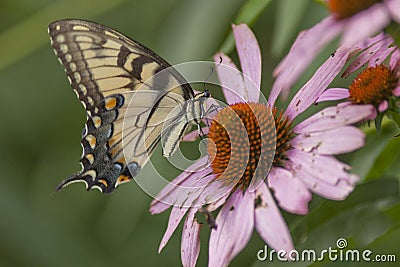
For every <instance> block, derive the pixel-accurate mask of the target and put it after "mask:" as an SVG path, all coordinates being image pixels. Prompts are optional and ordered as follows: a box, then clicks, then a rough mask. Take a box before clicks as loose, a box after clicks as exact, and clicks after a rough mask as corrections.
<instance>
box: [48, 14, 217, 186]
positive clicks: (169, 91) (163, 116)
mask: <svg viewBox="0 0 400 267" xmlns="http://www.w3.org/2000/svg"><path fill="white" fill-rule="evenodd" d="M49 34H50V37H51V43H52V46H53V48H54V51H55V53H56V55H57V56H58V58H59V61H60V63H61V64H62V65H63V66H64V67H65V71H66V74H67V77H68V80H69V82H70V84H71V86H72V88H73V89H74V91H75V93H76V95H77V97H78V99H79V100H80V101H81V103H82V104H83V106H84V107H85V109H86V112H87V121H86V124H85V128H84V130H83V133H82V140H81V145H82V147H83V155H82V158H81V160H80V163H81V165H82V170H81V171H80V172H79V173H77V174H75V175H73V176H71V177H69V178H67V179H65V180H64V181H63V182H62V183H61V184H60V185H59V186H58V187H57V190H58V189H61V188H63V187H65V186H66V185H68V184H70V183H74V182H84V183H85V184H86V187H87V189H88V190H89V189H92V188H97V189H99V190H100V191H102V192H103V193H109V192H112V191H113V190H114V189H115V188H116V187H117V186H118V185H119V184H121V183H124V182H127V181H129V180H131V179H133V177H134V176H135V175H136V174H137V173H138V172H139V171H140V169H141V168H142V167H143V166H144V165H145V164H146V162H147V161H148V159H149V157H150V155H151V154H152V152H153V151H154V149H155V147H156V145H157V144H158V143H159V142H160V140H161V138H163V140H165V142H164V147H163V155H164V156H166V157H168V156H170V155H171V154H172V153H173V152H174V151H175V150H176V149H177V147H178V145H179V141H180V140H181V139H182V137H183V135H184V133H185V132H186V131H187V129H188V128H189V127H190V125H191V124H192V123H194V124H198V125H199V124H200V120H201V118H202V116H204V113H205V112H204V110H205V107H204V101H205V99H206V98H207V97H209V93H208V92H207V91H206V92H203V93H200V94H197V95H195V94H194V92H193V90H192V88H191V86H190V85H189V84H188V83H187V82H186V81H185V79H184V78H183V77H182V76H181V75H180V74H179V73H178V72H177V71H176V70H175V69H174V68H173V67H171V66H170V64H168V63H167V62H166V61H165V60H164V59H162V58H161V57H160V56H158V55H157V54H155V53H154V52H152V51H151V50H150V49H148V48H146V47H145V46H143V45H141V44H140V43H138V42H136V41H134V40H131V39H129V38H127V37H125V36H124V35H122V34H121V33H119V32H117V31H115V30H112V29H110V28H108V27H105V26H103V25H100V24H97V23H93V22H88V21H84V20H59V21H55V22H53V23H51V24H50V25H49Z"/></svg>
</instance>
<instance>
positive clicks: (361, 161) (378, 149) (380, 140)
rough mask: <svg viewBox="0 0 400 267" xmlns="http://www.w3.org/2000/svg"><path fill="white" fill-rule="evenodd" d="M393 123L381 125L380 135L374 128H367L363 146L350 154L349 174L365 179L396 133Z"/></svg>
mask: <svg viewBox="0 0 400 267" xmlns="http://www.w3.org/2000/svg"><path fill="white" fill-rule="evenodd" d="M396 128H397V127H396V126H395V125H394V124H393V123H383V127H382V133H381V134H378V133H377V132H376V130H375V129H374V128H368V130H367V131H368V134H367V140H366V143H365V145H364V146H363V147H362V148H360V149H359V150H357V151H355V152H354V153H352V157H351V160H350V161H349V165H350V166H352V170H351V172H353V173H355V174H357V175H359V176H360V177H361V180H363V179H365V177H366V176H367V175H368V173H369V172H370V171H371V169H372V167H373V166H374V164H375V160H376V159H377V158H378V157H379V155H380V154H381V153H382V151H383V150H384V149H385V147H386V146H387V144H388V143H389V141H390V140H391V139H392V138H393V136H394V135H395V134H396V133H397V132H398V130H397V129H396Z"/></svg>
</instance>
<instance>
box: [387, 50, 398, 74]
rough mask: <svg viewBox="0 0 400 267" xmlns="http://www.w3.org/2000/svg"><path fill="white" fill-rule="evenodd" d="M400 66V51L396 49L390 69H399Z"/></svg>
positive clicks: (391, 59)
mask: <svg viewBox="0 0 400 267" xmlns="http://www.w3.org/2000/svg"><path fill="white" fill-rule="evenodd" d="M399 64H400V50H399V49H396V50H394V52H393V54H392V56H391V57H390V63H389V66H390V69H392V70H393V69H395V68H396V67H399Z"/></svg>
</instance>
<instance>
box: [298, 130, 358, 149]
mask: <svg viewBox="0 0 400 267" xmlns="http://www.w3.org/2000/svg"><path fill="white" fill-rule="evenodd" d="M364 139H365V134H364V133H363V131H361V130H359V129H358V128H356V127H353V126H345V127H340V128H336V129H333V130H329V131H324V132H314V133H303V134H300V135H297V136H296V137H295V138H293V140H292V141H291V144H292V146H293V147H294V148H297V149H299V150H301V151H304V152H312V153H317V154H321V155H336V154H342V153H348V152H351V151H354V150H356V149H358V148H360V147H362V146H363V145H364Z"/></svg>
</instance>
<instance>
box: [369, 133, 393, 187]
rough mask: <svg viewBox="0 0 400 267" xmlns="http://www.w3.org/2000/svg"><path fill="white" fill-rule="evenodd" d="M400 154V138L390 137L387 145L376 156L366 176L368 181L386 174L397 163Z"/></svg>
mask: <svg viewBox="0 0 400 267" xmlns="http://www.w3.org/2000/svg"><path fill="white" fill-rule="evenodd" d="M399 156H400V138H393V137H392V138H390V139H389V142H388V143H387V145H386V147H385V148H384V149H383V150H382V152H381V153H380V155H379V156H378V157H377V158H376V160H375V163H374V165H373V166H372V168H371V170H370V172H369V173H368V175H367V177H366V178H365V180H366V181H368V180H371V179H377V178H379V177H381V176H385V172H386V170H387V169H388V168H389V167H391V166H392V164H395V163H396V160H397V158H398V157H399Z"/></svg>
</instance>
